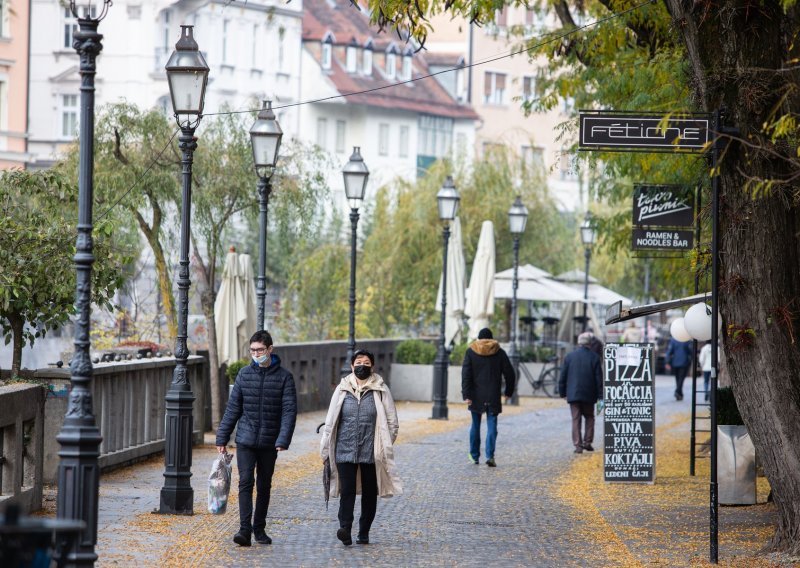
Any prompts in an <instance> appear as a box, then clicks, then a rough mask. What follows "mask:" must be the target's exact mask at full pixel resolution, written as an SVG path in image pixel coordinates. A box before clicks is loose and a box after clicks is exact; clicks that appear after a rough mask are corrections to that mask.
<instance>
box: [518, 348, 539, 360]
mask: <svg viewBox="0 0 800 568" xmlns="http://www.w3.org/2000/svg"><path fill="white" fill-rule="evenodd" d="M519 360H520V361H522V362H523V363H535V362H536V348H534V347H531V346H530V345H526V346H525V347H523V348H522V349H520V350H519Z"/></svg>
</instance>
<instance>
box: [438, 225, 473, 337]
mask: <svg viewBox="0 0 800 568" xmlns="http://www.w3.org/2000/svg"><path fill="white" fill-rule="evenodd" d="M451 231H452V234H451V235H450V241H449V242H448V243H447V306H446V308H445V309H446V310H447V315H446V317H445V322H444V325H445V328H444V343H445V345H450V343H451V342H458V341H459V340H460V339H461V334H462V331H463V323H462V318H463V315H464V303H465V301H466V300H465V297H464V292H465V291H464V288H465V286H466V283H467V265H466V262H465V261H464V246H463V243H462V240H461V220H460V219H459V218H458V217H456V218H455V219H454V220H453V223H452V226H451ZM436 311H437V312H441V311H442V278H441V277H439V292H438V293H437V294H436Z"/></svg>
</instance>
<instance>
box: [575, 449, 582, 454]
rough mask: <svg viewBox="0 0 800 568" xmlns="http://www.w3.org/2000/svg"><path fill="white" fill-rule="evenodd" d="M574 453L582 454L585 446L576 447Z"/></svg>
mask: <svg viewBox="0 0 800 568" xmlns="http://www.w3.org/2000/svg"><path fill="white" fill-rule="evenodd" d="M573 453H575V454H582V453H583V448H575V451H574V452H573Z"/></svg>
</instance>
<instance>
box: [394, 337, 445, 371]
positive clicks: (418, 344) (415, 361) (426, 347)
mask: <svg viewBox="0 0 800 568" xmlns="http://www.w3.org/2000/svg"><path fill="white" fill-rule="evenodd" d="M434 359H436V347H435V346H434V345H433V344H432V343H429V342H427V341H422V340H421V339H407V340H406V341H401V342H400V343H399V344H398V345H397V350H396V351H395V352H394V360H395V361H396V362H397V363H402V364H405V365H431V364H433V360H434Z"/></svg>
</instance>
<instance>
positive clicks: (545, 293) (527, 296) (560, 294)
mask: <svg viewBox="0 0 800 568" xmlns="http://www.w3.org/2000/svg"><path fill="white" fill-rule="evenodd" d="M512 282H513V281H512V280H508V279H505V278H495V280H494V297H495V298H511V296H512V294H513V288H512ZM517 300H533V301H536V302H580V301H583V295H582V294H580V293H579V292H578V291H576V290H573V289H572V288H570V287H569V286H567V285H565V284H562V283H561V282H556V281H555V280H550V279H549V278H541V279H538V280H522V279H519V282H518V287H517Z"/></svg>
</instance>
